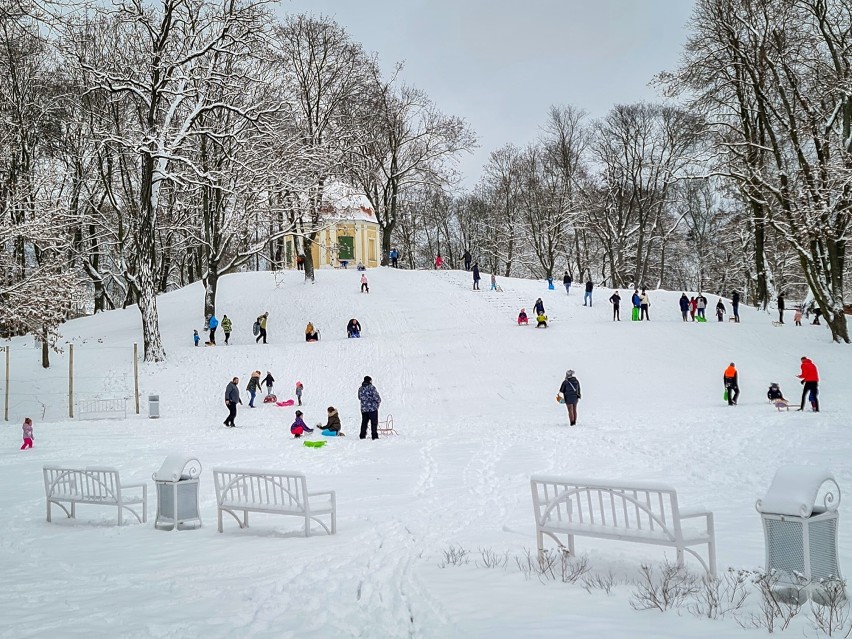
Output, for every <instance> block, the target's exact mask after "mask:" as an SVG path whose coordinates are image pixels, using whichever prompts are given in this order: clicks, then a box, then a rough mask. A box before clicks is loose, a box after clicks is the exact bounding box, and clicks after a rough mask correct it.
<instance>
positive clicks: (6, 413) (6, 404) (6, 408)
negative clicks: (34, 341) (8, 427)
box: [3, 344, 9, 422]
mask: <svg viewBox="0 0 852 639" xmlns="http://www.w3.org/2000/svg"><path fill="white" fill-rule="evenodd" d="M3 350H4V351H6V392H5V395H6V397H5V398H4V403H3V417H4V418H5V419H6V421H7V422H8V421H9V345H8V344H6V346H5V348H4V349H3Z"/></svg>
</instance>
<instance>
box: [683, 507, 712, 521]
mask: <svg viewBox="0 0 852 639" xmlns="http://www.w3.org/2000/svg"><path fill="white" fill-rule="evenodd" d="M679 514H680V518H681V519H693V518H694V517H706V516H707V515H710V516H711V517H712V515H713V513H711V512H710V511H709V510H706V509H705V508H704V507H703V506H699V507H698V508H687V509H685V510H681V511H679Z"/></svg>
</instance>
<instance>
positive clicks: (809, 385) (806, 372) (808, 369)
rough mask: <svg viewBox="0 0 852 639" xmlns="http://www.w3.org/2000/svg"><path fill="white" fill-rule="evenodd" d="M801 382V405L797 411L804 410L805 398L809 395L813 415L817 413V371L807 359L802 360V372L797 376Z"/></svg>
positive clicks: (814, 365)
mask: <svg viewBox="0 0 852 639" xmlns="http://www.w3.org/2000/svg"><path fill="white" fill-rule="evenodd" d="M797 377H798V378H799V379H801V380H802V384H804V386H803V387H802V403H801V404H800V406H799V410H805V397H808V394H809V393H810V402H811V408H813V409H814V412H815V413H818V412H819V371H818V370H817V367H816V364H814V363H813V362H812V361H811V360H809V359H808V358H807V357H803V358H802V372H801V373H799V374H798V375H797Z"/></svg>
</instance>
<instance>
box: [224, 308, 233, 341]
mask: <svg viewBox="0 0 852 639" xmlns="http://www.w3.org/2000/svg"><path fill="white" fill-rule="evenodd" d="M233 327H234V325H233V324H231V319H230V318H229V317H228V316H227V315H223V316H222V331H224V333H225V344H227V343H228V340H229V339H230V337H231V329H232V328H233Z"/></svg>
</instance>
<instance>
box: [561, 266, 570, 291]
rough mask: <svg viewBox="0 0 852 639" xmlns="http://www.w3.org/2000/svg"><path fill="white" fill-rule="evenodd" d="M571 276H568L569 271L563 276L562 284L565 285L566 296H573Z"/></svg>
mask: <svg viewBox="0 0 852 639" xmlns="http://www.w3.org/2000/svg"><path fill="white" fill-rule="evenodd" d="M571 282H572V280H571V276H570V275H568V271H565V275H563V276H562V283H563V284H564V285H565V294H566V295H570V294H571Z"/></svg>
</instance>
